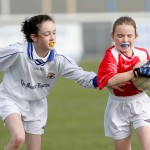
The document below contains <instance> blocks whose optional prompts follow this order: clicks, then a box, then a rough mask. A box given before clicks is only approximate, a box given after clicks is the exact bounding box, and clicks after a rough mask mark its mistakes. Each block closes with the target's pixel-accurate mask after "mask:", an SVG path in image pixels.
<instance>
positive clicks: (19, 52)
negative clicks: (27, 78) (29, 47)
mask: <svg viewBox="0 0 150 150" xmlns="http://www.w3.org/2000/svg"><path fill="white" fill-rule="evenodd" d="M18 53H24V52H15V53H12V54H8V55H5V56H2V57H0V58H5V57H8V56H11V55H15V54H18Z"/></svg>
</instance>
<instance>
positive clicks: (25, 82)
mask: <svg viewBox="0 0 150 150" xmlns="http://www.w3.org/2000/svg"><path fill="white" fill-rule="evenodd" d="M34 51H35V50H34V46H33V44H32V43H23V44H20V43H16V44H14V45H10V46H8V47H6V48H0V71H2V72H4V78H3V81H2V83H1V85H0V91H1V92H4V93H6V96H7V97H10V98H11V99H16V100H25V101H36V100H41V99H43V98H45V97H46V96H47V95H48V93H49V91H50V90H51V88H52V87H53V85H54V83H55V82H56V80H57V79H58V77H59V76H62V77H64V78H67V79H72V80H75V82H77V83H79V84H80V85H81V86H83V87H87V88H88V87H89V88H92V87H94V86H93V78H94V77H95V76H96V73H94V72H87V71H84V70H83V69H82V68H81V67H79V66H78V65H77V64H76V63H75V62H74V61H73V60H72V59H71V58H69V57H68V56H66V55H64V54H62V53H60V52H58V51H57V50H51V51H50V53H49V55H48V56H47V58H46V61H43V60H41V59H35V58H36V56H34V55H35V53H34ZM64 86H65V85H62V87H64Z"/></svg>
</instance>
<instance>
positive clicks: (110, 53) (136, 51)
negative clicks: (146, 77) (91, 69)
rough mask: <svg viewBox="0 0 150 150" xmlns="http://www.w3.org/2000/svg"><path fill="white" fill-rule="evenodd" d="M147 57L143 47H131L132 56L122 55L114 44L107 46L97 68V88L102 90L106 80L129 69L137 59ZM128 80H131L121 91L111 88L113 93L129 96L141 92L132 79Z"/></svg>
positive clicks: (147, 58)
mask: <svg viewBox="0 0 150 150" xmlns="http://www.w3.org/2000/svg"><path fill="white" fill-rule="evenodd" d="M149 59H150V56H149V53H148V51H147V50H146V49H144V48H138V47H133V56H132V57H127V56H125V55H123V54H122V53H121V52H120V51H119V50H117V48H116V47H115V46H112V47H110V48H108V49H107V50H106V53H105V56H104V58H103V60H102V62H101V64H100V66H99V69H98V86H99V89H100V90H102V89H103V88H104V87H105V86H106V84H107V82H108V80H109V79H110V78H112V77H113V76H114V75H116V74H117V73H121V72H127V71H130V70H132V69H133V67H134V66H135V64H137V63H138V62H139V61H141V60H149ZM129 82H131V84H129V85H125V86H123V87H122V89H123V90H124V91H123V92H122V91H119V90H115V89H112V91H113V93H114V95H116V96H131V95H135V94H138V93H140V92H141V91H140V90H138V89H137V88H136V87H135V86H134V85H133V83H132V81H129Z"/></svg>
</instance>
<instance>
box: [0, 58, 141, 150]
mask: <svg viewBox="0 0 150 150" xmlns="http://www.w3.org/2000/svg"><path fill="white" fill-rule="evenodd" d="M79 65H80V66H82V67H83V68H84V69H85V70H88V71H95V72H97V68H98V65H99V62H98V61H96V62H94V61H92V62H83V63H80V64H79ZM107 97H108V90H107V89H104V90H103V91H99V90H97V89H85V88H82V87H80V86H79V85H78V84H77V83H75V82H74V81H71V80H67V79H62V78H60V79H59V80H58V81H57V83H56V84H55V86H54V88H53V89H52V91H51V92H50V94H49V95H48V105H49V114H48V122H47V126H46V128H45V134H44V135H43V136H42V150H113V143H112V140H111V139H110V138H108V137H105V136H104V129H103V116H104V111H105V106H106V102H107ZM8 138H9V135H8V132H7V130H6V128H5V127H4V125H3V122H2V121H1V122H0V150H1V149H3V147H4V145H5V144H6V143H7V142H8ZM132 142H133V144H132V146H133V150H140V149H141V148H140V146H139V141H138V140H137V137H136V136H135V133H133V137H132ZM22 150H25V148H22Z"/></svg>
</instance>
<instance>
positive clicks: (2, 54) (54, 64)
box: [0, 15, 97, 150]
mask: <svg viewBox="0 0 150 150" xmlns="http://www.w3.org/2000/svg"><path fill="white" fill-rule="evenodd" d="M21 31H22V32H23V34H24V36H25V39H26V41H27V42H25V43H23V44H19V43H16V44H14V45H10V46H8V47H6V48H0V71H2V72H4V78H3V81H2V83H1V85H0V116H1V117H2V119H3V120H4V122H5V125H6V127H7V129H8V131H9V133H10V141H9V143H8V144H7V145H6V147H5V148H4V150H19V149H20V148H21V147H22V144H23V143H24V141H25V143H26V147H27V150H40V149H41V134H43V133H44V127H45V125H46V121H47V99H46V96H47V95H48V93H49V92H50V90H51V88H52V87H53V85H54V83H55V82H56V80H57V79H58V77H59V76H62V77H64V78H67V79H72V80H74V81H75V82H77V83H79V84H80V85H81V86H82V87H87V88H94V87H97V76H96V73H94V72H87V71H84V70H83V69H82V68H81V67H79V66H78V65H77V64H76V63H75V62H74V61H73V60H72V59H71V58H69V57H68V56H65V55H64V54H63V53H62V52H59V51H57V50H55V49H54V44H55V42H56V27H55V23H54V20H53V18H51V17H50V16H48V15H37V16H33V17H31V18H29V19H27V20H25V21H24V22H23V23H22V28H21Z"/></svg>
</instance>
